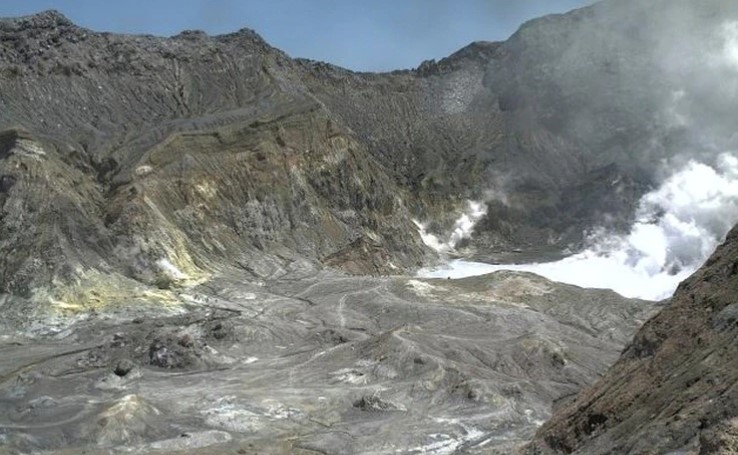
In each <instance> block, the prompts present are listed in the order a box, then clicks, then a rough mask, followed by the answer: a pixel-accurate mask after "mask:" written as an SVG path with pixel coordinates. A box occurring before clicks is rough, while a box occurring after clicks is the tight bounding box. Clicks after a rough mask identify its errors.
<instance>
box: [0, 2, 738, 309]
mask: <svg viewBox="0 0 738 455" xmlns="http://www.w3.org/2000/svg"><path fill="white" fill-rule="evenodd" d="M615 3H618V2H605V3H603V4H598V5H595V6H592V7H589V8H585V9H583V10H579V11H575V12H572V13H570V14H566V15H557V16H552V17H548V18H544V19H541V20H536V21H532V22H531V23H529V24H526V25H525V26H524V27H522V28H521V29H520V30H519V31H518V32H517V33H516V34H515V35H514V36H513V37H511V38H510V40H508V41H506V42H504V43H488V42H477V43H473V44H471V45H469V46H467V47H465V48H463V49H461V50H460V51H458V52H456V53H455V54H453V55H451V56H449V57H447V58H445V59H442V60H441V61H439V62H432V61H430V62H426V63H424V64H423V65H421V67H419V68H418V69H415V70H407V71H396V72H392V73H386V74H365V73H354V72H351V71H347V70H344V69H341V68H337V67H334V66H331V65H328V64H324V63H317V62H310V61H304V60H295V59H291V58H289V57H288V56H286V55H285V54H284V53H282V52H281V51H279V50H277V49H274V48H272V47H270V46H269V45H268V44H267V43H265V42H264V41H263V40H262V39H261V38H260V37H259V36H258V35H257V34H256V33H254V32H253V31H251V30H246V29H245V30H241V31H239V32H237V33H233V34H229V35H223V36H216V37H211V36H207V35H206V34H204V33H202V32H196V31H190V32H183V33H181V34H179V35H177V36H173V37H169V38H157V37H152V36H122V35H114V34H109V33H97V32H94V31H91V30H86V29H83V28H81V27H78V26H76V25H74V24H72V23H71V22H70V21H68V20H67V19H65V18H64V17H63V16H61V15H60V14H58V13H54V12H48V13H43V14H40V15H36V16H30V17H25V18H17V19H2V20H0V74H1V75H2V76H1V77H0V130H2V131H7V132H6V133H4V134H3V138H2V139H1V140H0V145H1V147H0V178H1V179H2V183H0V203H2V206H3V209H2V210H3V212H2V213H3V215H2V217H1V220H0V229H2V233H3V235H2V237H1V238H2V240H0V256H2V257H3V258H4V259H3V260H4V261H5V262H4V263H2V264H0V278H2V290H3V292H6V293H12V294H13V295H16V296H22V297H23V298H31V297H33V295H34V294H38V295H41V294H44V293H48V292H50V291H49V289H47V288H46V287H45V286H46V285H48V284H49V283H50V282H52V281H53V280H57V281H59V282H64V283H73V282H82V281H85V280H88V281H89V280H90V278H89V276H88V275H89V274H88V275H85V273H87V272H86V271H89V270H94V271H96V273H102V274H103V275H115V276H116V277H115V279H116V280H118V281H121V280H126V279H130V280H133V281H134V282H136V283H144V284H147V285H155V286H158V287H162V288H164V289H166V288H168V287H171V286H172V285H173V284H174V285H176V284H177V283H178V282H199V281H201V280H203V279H206V277H208V276H210V275H212V274H213V273H217V272H218V271H219V270H220V269H222V268H223V267H226V268H227V267H233V266H236V267H242V268H245V269H246V270H248V271H249V272H250V273H251V274H253V275H255V276H257V277H264V276H269V275H271V274H273V273H282V272H281V271H280V270H282V269H284V268H285V267H287V266H288V265H289V264H290V263H291V262H293V261H302V260H307V261H312V262H313V263H315V264H316V265H317V264H325V263H327V264H330V265H331V266H337V267H340V268H343V269H344V270H347V271H350V272H352V273H373V274H386V273H397V271H403V270H410V269H412V268H413V267H416V266H417V265H418V263H419V262H422V261H423V260H425V259H426V258H427V257H426V255H427V254H428V251H427V250H426V249H425V248H424V246H423V244H422V242H421V240H420V238H419V236H418V235H417V233H416V228H415V226H414V225H413V224H412V222H411V220H412V219H413V218H416V219H421V220H428V221H435V226H436V227H438V228H439V229H443V228H444V227H448V223H449V222H450V221H451V220H452V219H453V218H455V217H456V216H457V215H458V211H457V209H459V207H460V206H461V205H462V203H463V200H464V199H468V198H472V199H478V200H486V201H487V202H488V205H489V210H488V211H487V217H486V219H484V220H482V222H480V223H479V224H478V228H477V232H476V234H475V236H473V238H472V239H471V240H470V242H471V245H470V249H469V251H472V252H475V253H476V254H477V255H478V256H479V257H488V258H495V257H499V255H500V254H504V252H506V251H510V250H511V249H523V250H529V251H531V252H532V253H533V255H535V254H537V253H540V252H541V251H546V252H560V251H562V249H564V248H566V247H569V246H571V245H574V246H576V245H577V244H578V242H580V241H581V240H582V232H583V231H584V230H585V229H588V228H592V227H593V226H597V225H604V226H605V227H608V228H612V229H616V230H617V229H620V230H622V229H624V228H625V226H627V225H628V222H629V221H630V216H631V214H632V213H633V207H634V206H635V204H636V203H637V201H638V198H639V197H640V196H641V195H642V194H643V193H644V192H645V191H647V190H648V188H649V185H650V184H651V183H652V182H653V168H652V167H653V166H654V163H658V162H660V160H661V159H662V158H664V157H668V156H672V155H674V154H675V153H677V152H678V151H680V150H682V149H683V148H684V147H685V146H690V147H691V146H694V145H695V144H693V143H689V140H690V139H689V138H693V137H694V135H689V134H686V131H685V129H684V127H683V126H680V125H675V124H673V122H671V121H670V120H669V119H667V118H665V114H663V112H664V111H665V109H666V110H668V109H667V108H669V106H667V105H666V104H668V103H666V100H668V99H670V98H669V97H670V96H672V95H673V93H672V91H678V90H679V89H680V88H683V86H684V84H687V83H691V82H690V81H693V79H694V78H691V77H690V74H687V73H678V72H674V71H670V70H671V69H672V68H671V67H669V66H668V65H665V64H663V59H662V58H660V55H661V54H660V53H663V52H662V51H663V48H662V46H661V44H662V43H661V41H660V38H659V37H660V36H661V34H660V32H661V31H662V30H663V27H662V26H664V24H668V23H669V21H671V20H672V19H674V18H673V17H672V15H669V14H666V15H663V16H664V17H662V15H660V13H659V11H661V10H662V9H661V6H664V5H661V4H660V3H659V4H658V5H652V6H643V5H640V6H639V5H638V4H637V2H632V1H629V2H626V3H627V4H625V6H618V5H615ZM681 3H685V2H681ZM681 3H680V4H681ZM719 3H720V2H717V1H716V0H712V1H710V2H704V5H703V6H701V7H700V8H702V10H699V11H697V13H699V14H697V13H695V14H694V15H693V16H694V17H697V18H698V20H695V21H694V22H695V26H694V27H692V28H690V30H696V31H695V32H694V33H695V34H697V35H699V33H702V32H701V31H704V30H709V27H710V26H713V25H715V21H718V20H720V21H726V20H729V19H730V18H731V17H733V16H734V13H735V11H733V8H723V7H721V6H720V4H719ZM715 11H719V12H720V14H719V15H717V14H713V13H714V12H715ZM717 18H719V19H717ZM613 24H614V25H613ZM623 24H629V25H628V26H626V25H623ZM611 25H612V27H610V26H611ZM628 27H631V28H628ZM603 29H608V30H609V36H608V39H602V37H601V36H600V35H599V33H600V32H601V30H603ZM610 29H611V30H610ZM632 29H638V30H640V32H639V33H641V34H642V36H641V35H637V34H634V33H632V31H633V30H632ZM634 36H635V37H634ZM699 36H702V35H699ZM685 40H687V38H685ZM692 41H694V42H703V41H704V40H703V41H700V40H692ZM692 41H690V42H692ZM685 49H686V48H685ZM688 50H689V51H690V52H691V51H693V50H694V49H692V48H689V49H688ZM673 74H676V76H674V75H673ZM667 76H668V77H667ZM690 88H694V87H690ZM698 88H699V87H698ZM690 93H691V92H690ZM696 93H697V92H696ZM698 94H699V93H698ZM688 98H689V97H688ZM708 99H712V98H709V97H707V96H702V97H701V98H700V99H699V100H697V101H695V100H694V99H692V98H689V99H688V100H687V101H682V102H684V103H686V102H689V103H693V104H694V106H692V105H691V104H690V107H693V108H694V109H693V110H694V112H696V113H699V114H700V116H696V117H699V118H703V117H704V115H703V114H704V112H703V110H704V109H698V108H699V107H700V106H701V105H702V104H700V102H702V101H705V102H706V101H707V100H708ZM700 100H702V101H700ZM698 101H699V102H698ZM711 118H712V117H711ZM719 118H721V117H715V118H713V119H712V120H714V121H713V122H712V123H711V125H712V127H711V130H714V131H715V132H716V133H715V137H718V138H720V140H719V141H718V142H721V145H723V143H725V144H724V145H726V146H727V143H726V141H727V142H729V141H728V140H727V139H725V137H733V136H731V135H720V134H718V133H720V131H722V130H721V129H720V128H719V126H720V125H721V124H722V123H721V122H719V121H718V120H719ZM672 120H673V119H672ZM670 122H671V123H670ZM725 130H726V131H727V130H728V129H727V128H725ZM723 139H725V140H723ZM612 182H618V183H617V184H612ZM582 192H586V194H587V197H581V196H580V195H581V194H582ZM21 213H22V214H23V216H21V215H20V214H21ZM37 232H41V233H42V234H40V235H36V233H37ZM37 237H38V238H39V239H37ZM32 239H37V240H32ZM542 239H543V240H542ZM21 247H22V248H21ZM21 249H23V250H24V251H28V252H30V253H29V254H27V255H24V256H22V257H21V256H20V255H19V254H18V251H20V250H21ZM83 275H84V276H83ZM129 284H130V283H129ZM131 285H132V286H133V285H135V283H133V284H131ZM37 289H38V290H37ZM101 292H102V291H101ZM57 297H58V296H57ZM54 298H56V297H54ZM57 300H60V299H58V298H57Z"/></svg>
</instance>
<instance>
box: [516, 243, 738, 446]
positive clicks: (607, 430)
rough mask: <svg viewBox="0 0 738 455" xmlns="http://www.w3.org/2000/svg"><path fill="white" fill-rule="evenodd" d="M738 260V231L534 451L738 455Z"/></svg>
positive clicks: (542, 435) (551, 425)
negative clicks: (737, 381) (737, 388)
mask: <svg viewBox="0 0 738 455" xmlns="http://www.w3.org/2000/svg"><path fill="white" fill-rule="evenodd" d="M736 259H738V229H733V231H732V232H731V233H730V234H729V235H728V238H727V240H726V241H725V243H724V244H723V245H721V246H720V247H719V248H718V250H717V251H716V252H715V254H713V256H712V257H711V258H710V260H709V261H708V262H707V264H705V266H704V267H703V268H702V269H701V270H700V271H698V272H697V273H695V274H694V275H693V276H692V277H690V278H689V279H688V280H686V281H684V282H683V283H682V284H681V285H680V286H679V289H678V290H677V292H676V294H675V295H674V297H673V298H672V300H671V303H670V304H669V305H668V306H667V307H666V308H664V309H663V310H662V311H661V312H660V313H659V314H658V315H657V316H656V317H654V318H653V319H651V320H649V321H648V322H647V323H646V324H645V325H644V326H643V328H641V329H640V330H639V331H638V333H637V334H636V336H635V338H634V339H633V341H632V342H630V343H629V345H628V347H627V348H626V349H625V351H624V352H623V354H622V356H621V357H620V359H619V360H618V362H617V363H616V364H615V365H614V366H613V367H612V368H610V370H609V371H608V372H607V374H606V375H605V376H604V377H603V378H601V379H600V380H598V381H597V383H595V384H594V385H593V386H592V387H589V388H587V389H586V390H584V391H583V392H582V393H581V394H579V396H577V398H576V399H575V400H573V401H571V402H570V403H567V404H566V405H565V406H561V407H560V408H559V409H557V410H556V412H555V413H554V416H553V418H552V419H551V420H550V421H549V422H548V423H546V425H545V426H544V427H543V428H541V430H540V431H539V432H538V434H537V435H536V438H535V441H534V443H533V444H531V446H530V447H529V448H528V450H527V453H530V454H547V453H567V454H568V453H577V454H587V455H590V454H605V453H622V454H661V453H683V454H700V455H708V454H727V453H733V452H735V450H736V448H738V438H737V437H736V431H735V429H736V409H737V405H738V394H736V388H735V384H736V369H735V361H736V358H737V357H738V352H736V347H735V338H736V321H737V320H738V319H737V318H736V316H737V313H736V298H735V296H736V286H737V285H738V279H737V278H736V272H738V267H737V266H736V263H737V262H736Z"/></svg>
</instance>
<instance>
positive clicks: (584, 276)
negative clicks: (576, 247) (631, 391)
mask: <svg viewBox="0 0 738 455" xmlns="http://www.w3.org/2000/svg"><path fill="white" fill-rule="evenodd" d="M736 222H738V158H736V157H735V156H733V155H731V154H722V155H720V156H719V157H718V159H717V160H716V162H715V164H714V165H713V166H708V165H706V164H702V163H698V162H695V161H690V162H689V163H687V165H686V166H684V167H683V168H682V169H681V170H679V171H678V172H676V173H674V174H673V175H672V176H671V177H670V178H668V179H667V180H666V181H664V183H663V184H662V185H661V186H660V187H659V188H658V189H656V190H654V191H652V192H650V193H648V194H646V195H645V196H644V197H643V198H642V199H641V202H640V206H639V208H638V210H637V212H636V222H635V223H634V225H633V227H632V228H631V231H630V234H628V235H625V236H612V235H606V234H604V233H599V234H595V235H594V236H593V238H592V240H593V246H592V247H590V248H589V249H587V250H585V251H583V252H581V253H578V254H576V255H573V256H570V257H568V258H565V259H562V260H560V261H557V262H550V263H538V264H520V265H490V264H481V263H473V262H467V261H452V262H450V263H449V264H448V265H447V266H446V267H444V268H441V269H435V270H429V269H425V270H422V271H421V272H420V274H421V276H424V277H443V278H445V277H452V278H461V277H465V276H473V275H480V274H484V273H490V272H493V271H496V270H503V269H505V270H520V271H528V272H533V273H536V274H539V275H542V276H545V277H547V278H549V279H552V280H555V281H561V282H565V283H571V284H575V285H578V286H583V287H590V288H609V289H613V290H614V291H616V292H618V293H620V294H622V295H624V296H626V297H639V298H644V299H650V300H660V299H663V298H667V297H669V296H671V294H672V293H673V292H674V290H675V289H676V287H677V285H678V284H679V282H680V281H682V280H683V279H685V278H686V277H688V276H689V275H691V274H692V273H693V272H694V271H695V270H697V269H698V268H699V267H700V266H701V265H702V264H703V263H704V262H705V260H707V258H708V256H709V255H710V254H711V253H712V252H713V251H714V250H715V248H716V247H717V245H718V244H719V243H720V242H721V241H722V240H723V238H724V237H725V235H726V234H727V232H728V231H729V230H730V228H731V227H732V226H733V225H734V224H735V223H736Z"/></svg>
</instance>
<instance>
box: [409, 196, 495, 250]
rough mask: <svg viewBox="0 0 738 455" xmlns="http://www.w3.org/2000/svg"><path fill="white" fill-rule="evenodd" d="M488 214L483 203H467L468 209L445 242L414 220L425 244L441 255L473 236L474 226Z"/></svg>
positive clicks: (457, 221)
mask: <svg viewBox="0 0 738 455" xmlns="http://www.w3.org/2000/svg"><path fill="white" fill-rule="evenodd" d="M486 214H487V206H486V205H485V204H484V203H482V202H476V201H466V209H465V210H464V212H463V213H462V214H461V216H460V217H459V218H458V219H457V220H456V222H455V223H454V228H453V230H452V231H451V234H449V235H448V238H447V239H445V240H443V239H440V238H438V236H436V235H434V234H431V233H429V232H428V231H427V226H426V225H425V224H422V223H420V222H419V221H415V220H413V222H414V223H415V225H416V226H417V227H418V230H419V232H420V237H421V238H422V239H423V243H425V244H426V245H427V246H429V247H431V248H433V249H434V250H436V251H438V252H439V253H446V252H449V251H452V250H454V249H455V248H456V245H458V244H459V242H460V241H461V240H463V239H465V238H468V237H470V236H471V234H472V231H473V230H474V225H475V224H477V221H479V220H480V219H481V218H482V217H483V216H484V215H486Z"/></svg>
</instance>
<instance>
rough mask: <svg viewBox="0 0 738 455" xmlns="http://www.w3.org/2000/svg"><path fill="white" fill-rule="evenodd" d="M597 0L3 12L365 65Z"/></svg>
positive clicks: (212, 4)
mask: <svg viewBox="0 0 738 455" xmlns="http://www.w3.org/2000/svg"><path fill="white" fill-rule="evenodd" d="M587 3H592V0H455V1H454V0H364V1H356V0H261V1H246V0H243V1H239V0H209V1H207V0H145V1H144V0H126V1H102V0H2V1H0V16H18V15H25V14H31V13H34V12H39V11H43V10H46V9H56V10H59V11H61V12H62V13H63V14H64V15H66V16H67V17H68V18H69V19H71V20H72V21H74V22H75V23H77V24H78V25H81V26H84V27H88V28H91V29H93V30H97V31H110V32H119V33H149V34H153V35H162V36H169V35H174V34H177V33H178V32H180V31H182V30H185V29H200V30H205V31H206V32H208V33H209V34H221V33H228V32H232V31H235V30H238V29H240V28H243V27H249V28H252V29H254V30H256V31H257V32H258V33H259V34H260V35H261V36H262V37H264V39H266V40H267V41H268V42H269V43H270V44H272V45H273V46H276V47H278V48H280V49H282V50H283V51H285V52H287V53H288V54H289V55H291V56H293V57H307V58H312V59H316V60H323V61H328V62H331V63H334V64H337V65H340V66H344V67H347V68H351V69H354V70H363V71H386V70H392V69H401V68H411V67H415V66H417V65H418V64H419V63H420V62H421V61H423V60H426V59H430V58H435V59H438V58H442V57H445V56H447V55H449V54H450V53H452V52H454V51H456V50H457V49H459V48H461V47H463V46H465V45H467V44H469V43H470V42H472V41H476V40H488V41H495V40H503V39H506V38H507V37H508V36H509V35H510V34H512V33H513V32H514V31H515V29H517V28H518V26H519V25H520V24H521V23H523V22H524V21H526V20H528V19H531V18H534V17H538V16H541V15H544V14H549V13H557V12H564V11H568V10H571V9H573V8H577V7H580V6H582V5H584V4H587Z"/></svg>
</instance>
